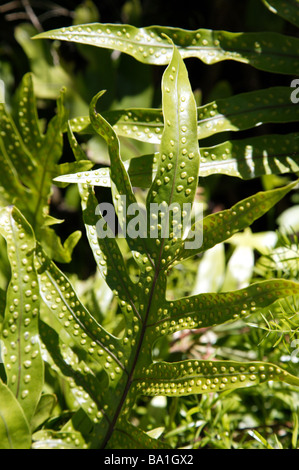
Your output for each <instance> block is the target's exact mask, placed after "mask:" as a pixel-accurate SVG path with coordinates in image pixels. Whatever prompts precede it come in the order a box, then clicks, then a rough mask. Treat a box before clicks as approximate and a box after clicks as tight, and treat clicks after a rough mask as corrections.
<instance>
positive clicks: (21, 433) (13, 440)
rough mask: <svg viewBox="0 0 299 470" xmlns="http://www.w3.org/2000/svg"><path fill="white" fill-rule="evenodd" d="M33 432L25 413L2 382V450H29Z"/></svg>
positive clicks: (0, 431) (0, 399)
mask: <svg viewBox="0 0 299 470" xmlns="http://www.w3.org/2000/svg"><path fill="white" fill-rule="evenodd" d="M30 446H31V432H30V428H29V424H28V421H27V419H26V417H25V414H24V411H23V409H22V407H21V405H20V403H19V402H18V400H17V399H16V397H15V396H14V394H13V393H12V391H11V390H10V389H9V388H8V386H7V385H5V384H4V383H2V382H1V381H0V449H6V450H7V449H11V450H12V449H29V448H30Z"/></svg>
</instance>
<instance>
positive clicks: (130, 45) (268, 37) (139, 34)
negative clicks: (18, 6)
mask: <svg viewBox="0 0 299 470" xmlns="http://www.w3.org/2000/svg"><path fill="white" fill-rule="evenodd" d="M165 36H167V37H169V38H170V39H171V40H172V41H173V43H174V44H175V45H176V46H177V48H178V49H179V51H180V54H181V56H182V57H183V58H187V57H197V58H199V59H200V60H202V61H203V62H205V63H206V64H214V63H217V62H219V61H223V60H235V61H238V62H243V63H246V64H250V65H252V66H253V67H256V68H257V69H260V70H265V71H267V72H274V73H289V74H293V73H297V72H298V70H299V60H298V57H297V49H298V44H299V40H298V39H297V38H294V37H288V36H284V35H281V34H278V33H270V32H263V33H232V32H228V31H212V30H209V29H198V30H195V31H188V30H184V29H180V28H173V27H163V26H149V27H146V28H136V27H134V26H130V25H119V24H101V23H91V24H85V25H75V26H70V27H68V28H61V29H57V30H52V31H47V32H45V33H41V34H38V35H37V36H35V38H36V39H42V38H49V39H58V40H61V41H71V42H77V43H80V44H88V45H92V46H98V47H103V48H108V49H113V50H118V51H120V52H124V53H126V54H129V55H132V56H133V57H134V58H135V59H136V60H139V61H140V62H143V63H146V64H157V65H165V64H168V63H169V62H170V60H171V57H172V46H171V44H170V43H169V42H168V40H167V38H166V37H165Z"/></svg>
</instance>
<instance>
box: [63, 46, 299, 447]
mask: <svg viewBox="0 0 299 470" xmlns="http://www.w3.org/2000/svg"><path fill="white" fill-rule="evenodd" d="M162 94H163V122H165V126H163V127H162V128H161V129H162V138H161V146H160V152H159V153H158V154H155V155H154V156H153V155H152V156H148V160H150V161H151V166H152V167H154V175H155V176H154V179H153V180H152V172H151V171H150V177H149V178H148V184H150V189H149V192H148V197H147V203H146V210H147V238H146V240H145V243H146V246H145V251H144V244H143V241H142V240H141V239H139V238H141V237H140V234H142V232H140V233H139V238H138V237H131V238H130V233H126V239H127V241H128V244H129V246H130V248H131V249H132V250H133V251H135V252H136V253H137V254H138V256H137V258H136V259H137V260H138V267H139V270H140V273H139V281H137V282H136V283H135V284H133V283H132V281H131V279H130V278H129V276H128V274H127V272H126V266H125V263H124V259H123V256H122V253H121V251H120V249H119V247H118V243H117V242H116V240H115V238H114V235H115V234H113V232H112V231H111V230H110V229H109V227H108V224H107V222H106V221H105V219H104V217H103V213H102V212H103V211H100V212H98V213H97V211H96V209H97V203H98V201H97V199H96V197H95V194H94V192H93V188H92V187H93V186H96V185H104V186H108V187H109V186H111V188H112V193H113V196H114V202H115V203H117V200H118V199H117V197H116V196H119V195H122V196H128V201H127V202H126V203H125V209H126V210H128V209H129V204H131V203H133V204H135V203H136V200H135V197H134V194H133V191H132V185H131V183H132V182H133V180H134V165H133V166H131V165H130V166H129V167H128V166H126V165H124V164H123V162H122V161H121V159H120V154H119V144H118V139H117V136H116V134H115V132H114V131H113V130H112V127H111V123H110V124H109V123H108V122H107V121H106V120H105V119H104V118H103V117H102V116H100V115H99V114H97V113H95V111H94V109H93V108H94V105H95V103H96V99H97V97H95V99H94V100H93V102H92V107H91V123H92V125H93V126H95V127H96V130H97V132H99V133H100V134H101V135H102V136H103V137H104V138H105V139H106V141H107V144H108V148H109V153H110V158H111V168H109V169H108V168H105V169H99V170H95V171H94V172H85V173H84V172H83V173H82V172H81V173H77V174H74V175H66V176H62V177H59V178H57V180H58V181H65V182H77V183H79V189H80V194H81V198H82V209H83V215H84V221H85V226H86V230H87V236H88V239H89V242H90V245H91V247H92V250H93V253H94V257H95V260H96V261H97V264H98V268H99V270H100V272H101V273H102V275H103V277H104V279H105V280H106V282H107V283H108V284H109V286H110V288H111V289H113V290H114V292H115V294H116V295H117V296H118V301H119V305H120V308H121V311H122V313H123V315H124V318H125V319H126V323H127V325H126V327H125V331H124V336H123V342H124V344H130V346H127V347H125V348H124V350H123V353H124V357H126V358H127V359H126V363H127V367H126V370H125V371H123V372H122V374H123V376H122V378H121V379H120V380H119V382H118V385H117V387H116V388H115V391H117V392H118V399H117V400H115V397H113V399H112V397H108V396H107V397H105V400H106V403H107V410H109V411H107V413H108V414H107V418H108V422H109V425H108V427H106V428H105V429H104V428H103V429H102V430H103V437H102V441H101V445H102V446H103V447H109V448H110V447H111V448H115V447H117V446H128V447H130V446H134V447H136V446H137V447H138V446H140V445H142V446H144V447H146V446H147V445H150V446H153V445H154V443H153V442H149V443H147V441H146V440H144V436H143V437H142V436H141V435H139V434H138V432H139V431H138V430H135V431H134V432H133V429H132V430H131V431H130V433H129V434H130V436H129V435H128V432H127V430H128V423H127V416H128V413H129V410H130V406H132V404H133V403H134V400H135V398H136V395H138V394H148V395H159V394H160V395H163V394H164V395H169V396H180V395H185V394H190V393H203V392H205V391H213V390H214V389H215V390H216V391H218V390H222V389H226V390H228V389H234V388H236V387H242V386H245V385H246V386H248V385H250V384H251V385H254V384H257V383H260V382H263V381H267V380H285V381H286V382H288V383H292V384H297V382H298V379H296V378H295V377H293V376H291V375H290V374H288V373H287V372H283V371H281V370H280V369H279V368H277V367H276V366H273V365H271V364H270V365H269V364H262V363H261V364H256V363H250V364H244V365H242V364H237V363H234V364H232V363H225V364H224V363H223V364H222V363H221V365H220V363H218V362H215V364H214V363H210V362H207V363H204V362H202V363H201V365H199V363H197V362H194V363H193V362H192V361H191V362H192V364H191V365H190V364H189V363H188V362H186V363H185V362H183V363H180V364H167V363H163V364H161V363H159V364H152V359H151V350H152V346H153V344H154V342H155V341H156V339H157V338H158V337H160V336H164V335H167V334H172V333H174V332H176V331H180V330H182V329H186V328H187V329H190V328H191V329H192V328H197V327H202V326H203V327H206V326H212V325H217V324H220V323H223V322H228V321H233V320H236V319H237V318H240V317H244V316H245V315H249V314H251V313H253V312H256V311H257V309H258V308H261V307H265V306H268V305H270V304H272V303H273V302H275V301H276V300H277V299H280V298H284V297H288V296H290V295H297V294H298V292H299V289H298V285H297V283H294V282H287V281H280V280H277V281H268V282H266V283H257V284H254V285H252V286H249V287H248V288H246V289H243V290H240V291H235V292H228V293H221V294H214V293H211V294H200V295H198V296H191V297H188V298H183V299H178V300H175V301H168V300H167V299H166V298H165V292H166V271H167V268H168V267H169V266H170V265H171V263H172V262H173V261H175V260H176V259H182V258H186V257H188V256H191V255H192V254H196V253H197V252H201V251H204V250H206V249H208V248H210V247H212V246H214V245H215V244H217V243H220V242H221V241H223V240H225V239H227V238H229V237H230V236H231V235H232V234H233V233H235V231H238V230H242V229H243V228H245V227H247V226H248V225H250V224H251V223H252V222H253V221H254V220H256V219H257V218H258V217H261V215H263V214H265V213H266V212H267V211H268V210H269V209H270V208H271V207H273V205H275V203H276V202H277V201H279V200H280V199H281V198H282V197H284V196H285V195H286V194H287V193H288V192H289V191H291V190H292V189H293V188H294V187H295V186H296V184H297V183H296V182H294V183H291V184H289V185H288V186H286V187H283V188H278V189H275V190H272V191H268V192H261V193H258V194H256V195H254V196H251V197H249V198H247V199H245V200H244V201H241V202H240V203H238V204H237V205H236V206H234V207H232V208H231V209H229V210H227V211H222V212H221V213H216V214H212V215H211V216H207V217H206V218H205V219H204V220H203V221H202V220H201V221H200V223H199V224H198V225H200V224H201V223H202V222H203V225H204V234H205V238H204V240H203V244H202V245H200V246H199V247H197V248H196V249H194V247H193V248H190V249H188V248H185V247H184V246H183V245H184V243H185V240H182V235H181V234H180V236H178V235H177V233H175V232H176V231H175V229H174V227H175V224H173V222H175V221H174V220H173V219H171V218H170V217H169V214H167V216H166V217H165V219H164V222H165V220H166V225H164V229H163V227H162V224H161V221H162V219H161V220H156V221H155V223H156V224H157V233H156V236H154V237H151V232H152V231H153V228H155V227H153V225H154V223H153V220H152V219H151V217H150V215H151V208H152V207H151V205H152V204H156V205H157V206H158V207H160V210H161V211H162V209H163V206H167V207H170V206H171V205H176V207H177V209H179V210H183V208H184V209H185V208H186V206H184V204H189V205H190V206H191V205H192V202H193V200H194V197H195V190H196V187H197V177H196V176H197V175H198V174H199V172H200V170H199V160H200V156H199V149H198V144H197V113H196V106H195V101H194V98H193V96H192V90H191V88H190V86H189V82H188V77H187V72H186V69H185V66H184V63H183V61H182V59H181V57H180V54H179V52H178V50H177V49H176V48H174V52H173V57H172V60H171V62H170V64H169V66H168V68H167V69H166V71H165V74H164V76H163V82H162ZM70 126H71V124H70ZM159 131H160V130H159ZM72 145H73V146H75V148H74V151H75V152H76V151H79V152H81V151H80V150H78V148H77V142H76V140H75V138H74V136H73V138H72ZM237 145H240V144H237ZM205 151H207V150H205ZM206 157H207V155H205V156H204V157H202V158H206ZM146 158H147V157H140V163H139V162H138V160H139V159H133V160H132V162H133V161H137V162H138V163H139V168H140V169H141V170H142V163H141V162H142V161H145V159H146ZM211 160H212V159H211ZM255 161H257V158H256V159H255ZM132 162H131V163H132ZM256 166H257V168H256V170H252V171H256V172H257V173H258V172H262V169H261V165H259V164H257V165H256ZM135 168H136V167H135ZM127 169H128V171H127ZM137 169H138V165H137ZM129 170H131V171H132V173H130V171H129ZM203 171H204V170H203ZM235 171H236V170H235ZM240 171H241V170H240ZM137 173H138V172H137ZM243 173H244V172H243ZM129 174H131V175H132V180H131V182H130V176H129ZM251 176H253V174H251ZM104 179H105V181H104ZM130 221H131V222H132V221H134V219H130ZM98 222H100V225H101V228H102V229H103V228H105V229H106V237H104V236H103V231H102V232H99V231H97V223H98ZM159 222H160V226H158V223H159ZM139 223H144V218H143V219H142V218H141V219H139ZM165 227H166V228H167V229H168V230H169V229H171V231H170V233H167V230H165ZM192 229H193V231H194V230H195V227H192ZM196 229H197V230H198V227H197V226H196ZM175 235H177V236H175ZM195 366H196V369H195ZM199 368H201V370H199ZM191 369H192V370H191ZM220 369H221V370H220ZM215 370H216V372H215ZM164 373H165V374H164ZM212 374H214V376H213V380H212V378H211V377H212ZM171 377H172V378H173V380H172V381H171V380H170V378H171ZM184 377H185V379H184ZM136 433H137V434H136ZM134 436H135V437H134ZM155 445H156V446H158V447H160V446H161V445H162V444H160V443H159V442H158V441H157V442H156V443H155Z"/></svg>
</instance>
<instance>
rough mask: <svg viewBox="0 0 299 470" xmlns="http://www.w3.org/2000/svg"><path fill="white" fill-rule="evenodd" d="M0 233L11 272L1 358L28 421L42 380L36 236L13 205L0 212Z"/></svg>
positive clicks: (35, 404)
mask: <svg viewBox="0 0 299 470" xmlns="http://www.w3.org/2000/svg"><path fill="white" fill-rule="evenodd" d="M0 233H1V235H2V236H4V237H5V239H6V242H7V247H8V257H9V260H10V265H11V272H12V274H11V281H10V283H9V286H8V289H7V303H6V310H5V316H4V322H3V328H2V342H3V346H4V347H3V360H4V365H5V371H6V376H7V385H8V387H9V388H10V390H11V391H12V393H13V394H14V396H15V397H16V399H17V400H18V401H19V403H20V405H21V407H22V408H23V410H24V413H25V416H26V418H27V420H28V422H29V423H30V420H31V419H32V416H33V414H34V412H35V408H36V406H37V403H38V401H39V399H40V395H41V391H42V387H43V383H44V372H43V371H44V368H43V361H42V356H41V349H40V340H39V330H38V317H39V302H40V297H39V288H38V280H37V274H36V271H35V267H34V260H33V251H34V249H35V239H34V235H33V232H32V229H31V227H30V226H29V224H28V223H27V221H26V220H25V219H24V217H23V216H22V215H21V213H20V212H19V211H18V210H17V209H16V208H14V207H8V208H5V209H2V210H1V211H0Z"/></svg>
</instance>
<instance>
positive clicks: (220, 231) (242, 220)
mask: <svg viewBox="0 0 299 470" xmlns="http://www.w3.org/2000/svg"><path fill="white" fill-rule="evenodd" d="M297 185H298V181H293V182H292V183H290V184H288V185H286V186H283V187H281V188H276V189H271V190H269V191H260V192H258V193H256V194H255V195H253V196H250V197H248V198H246V199H243V200H242V201H240V202H238V203H237V204H235V205H234V206H232V207H231V208H230V209H225V210H224V211H219V212H216V213H214V214H210V215H207V216H206V217H204V218H203V219H201V220H199V221H197V222H196V223H195V224H194V225H193V226H192V227H191V229H190V232H189V237H188V239H186V240H184V241H181V248H180V250H179V252H178V253H177V255H176V257H177V258H178V259H181V260H182V259H186V258H188V257H190V256H194V255H195V254H196V253H201V252H203V251H205V250H208V249H209V248H211V247H213V246H215V245H216V244H217V243H220V242H222V241H225V240H227V239H229V238H230V237H231V236H232V235H233V234H234V233H236V232H239V231H240V230H243V229H244V228H246V227H249V226H250V225H251V224H252V223H253V222H254V221H255V220H256V219H258V218H260V217H261V216H262V215H264V214H265V213H266V212H268V210H269V209H271V207H273V206H274V205H275V204H276V203H277V202H278V201H280V200H281V199H282V198H283V197H284V196H286V194H288V193H289V192H290V191H291V190H292V189H294V188H295V187H296V186H297ZM198 233H202V244H201V245H200V246H198V247H195V248H194V247H192V245H191V248H188V245H187V244H186V242H187V243H188V242H189V241H190V242H192V240H194V239H196V238H195V237H196V234H198Z"/></svg>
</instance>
